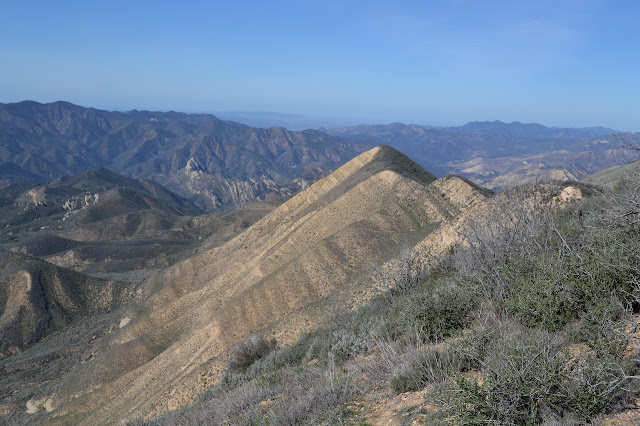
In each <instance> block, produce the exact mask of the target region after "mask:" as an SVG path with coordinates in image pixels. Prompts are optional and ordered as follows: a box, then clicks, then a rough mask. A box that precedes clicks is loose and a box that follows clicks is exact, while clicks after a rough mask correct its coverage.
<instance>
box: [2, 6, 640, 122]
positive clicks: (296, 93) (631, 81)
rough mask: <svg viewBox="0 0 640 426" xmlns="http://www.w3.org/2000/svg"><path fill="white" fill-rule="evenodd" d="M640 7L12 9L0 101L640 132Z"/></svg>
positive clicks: (6, 15)
mask: <svg viewBox="0 0 640 426" xmlns="http://www.w3.org/2000/svg"><path fill="white" fill-rule="evenodd" d="M639 76H640V1H617V0H609V1H604V0H603V1H597V0H593V1H592V0H553V1H547V0H537V1H524V0H510V1H479V0H473V1H471V0H469V1H466V0H449V1H429V0H423V1H402V0H395V1H386V2H378V1H348V0H342V1H333V0H323V1H305V0H298V1H291V2H286V1H267V0H265V1H241V0H236V1H232V0H226V1H197V2H196V1H188V0H183V1H180V2H178V1H162V0H155V1H136V0H128V1H117V0H110V1H93V0H83V1H64V0H58V1H50V0H49V1H30V0H0V102H3V103H6V102H16V101H20V100H25V99H31V100H37V101H40V102H50V101H55V100H67V101H70V102H73V103H77V104H80V105H83V106H93V107H98V108H107V109H123V110H124V109H133V108H137V109H152V110H170V109H172V110H177V111H185V112H210V111H216V110H227V111H230V110H237V111H278V112H286V113H294V114H303V115H308V116H322V117H345V118H350V119H357V120H359V121H362V122H391V121H403V122H413V123H418V124H435V125H456V124H464V123H465V122H467V121H474V120H502V121H521V122H539V123H542V124H545V125H549V126H598V125H603V126H606V127H612V128H616V129H618V130H635V131H639V130H640V104H639V102H638V99H640V77H639Z"/></svg>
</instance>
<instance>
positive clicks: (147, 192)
mask: <svg viewBox="0 0 640 426" xmlns="http://www.w3.org/2000/svg"><path fill="white" fill-rule="evenodd" d="M3 194H4V202H3V203H2V205H0V216H1V219H0V245H1V246H2V247H4V248H5V249H9V250H12V251H15V252H20V253H23V254H28V255H31V256H38V257H40V258H42V259H44V260H46V261H48V262H51V263H54V264H56V265H58V266H61V267H66V268H72V269H74V270H75V271H77V272H83V273H89V274H92V275H94V276H98V277H103V278H115V279H122V280H126V281H141V280H142V279H143V278H146V277H148V276H149V275H151V274H153V273H156V272H157V271H158V270H159V269H162V268H164V267H167V266H169V265H171V264H173V263H175V262H177V261H179V260H181V259H182V258H184V257H186V256H189V255H191V254H193V252H194V251H196V250H198V249H199V248H200V247H201V246H209V247H211V246H215V245H220V244H222V243H224V242H225V241H227V240H228V239H229V238H231V237H232V236H234V235H235V234H237V233H238V232H240V231H242V230H243V229H244V228H246V227H248V226H249V225H251V224H252V223H254V222H255V221H256V220H258V219H260V218H261V217H262V216H264V215H265V214H266V213H268V212H269V211H271V210H272V209H273V208H275V207H276V206H278V205H279V204H280V203H282V200H273V201H265V202H259V203H253V204H252V205H251V206H249V207H246V208H243V209H236V210H232V211H221V212H215V213H212V214H209V215H202V212H201V210H200V209H198V208H197V207H196V206H195V205H194V204H193V203H192V202H190V201H188V200H187V199H185V198H183V197H181V196H179V195H177V194H175V193H173V192H171V191H168V190H167V189H166V188H164V187H162V186H161V185H159V184H157V183H155V182H151V181H148V180H145V179H132V178H128V177H125V176H122V175H119V174H116V173H113V172H111V171H109V170H107V169H104V168H97V169H94V170H91V171H87V172H81V173H78V174H77V175H73V176H64V177H61V178H59V179H57V180H56V181H54V182H52V183H50V184H48V185H37V186H29V185H24V184H16V183H14V184H10V185H7V186H6V187H5V189H4V192H3Z"/></svg>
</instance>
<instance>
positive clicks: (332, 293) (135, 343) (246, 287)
mask: <svg viewBox="0 0 640 426" xmlns="http://www.w3.org/2000/svg"><path fill="white" fill-rule="evenodd" d="M450 187H451V188H454V187H455V189H456V191H455V192H452V193H447V192H446V191H448V188H450ZM484 198H485V195H483V192H482V191H479V190H478V189H477V188H475V187H474V186H473V185H470V184H468V183H466V182H465V181H464V180H462V179H459V178H455V177H451V178H447V179H446V180H444V181H442V180H436V178H435V177H434V176H433V175H431V174H430V173H428V172H426V171H424V170H423V169H422V168H420V167H419V166H418V165H417V164H415V163H414V162H412V161H411V160H409V159H408V158H407V157H406V156H404V155H403V154H401V153H399V152H397V151H395V150H394V149H392V148H389V147H386V146H381V147H378V148H375V149H373V150H370V151H367V152H366V153H364V154H361V155H360V156H358V157H356V158H355V159H353V160H351V161H350V162H348V163H347V164H345V165H344V166H342V167H340V168H339V169H338V170H336V171H335V172H334V173H332V174H330V175H329V176H327V177H326V178H324V179H322V180H320V181H318V182H316V183H315V184H313V185H312V186H311V187H309V188H307V189H306V190H304V191H302V192H300V193H299V194H297V195H295V196H294V197H292V198H291V199H289V200H288V201H286V202H285V203H284V204H282V205H280V206H279V207H277V208H276V209H275V210H273V211H272V212H271V213H269V214H267V215H266V216H265V217H263V218H262V219H261V220H259V221H257V222H256V223H255V224H253V225H252V226H250V227H249V228H247V229H246V230H245V231H244V232H242V233H240V234H238V235H237V236H235V237H234V238H232V239H231V240H230V241H228V242H227V243H226V244H224V245H221V246H218V247H214V248H212V249H208V250H204V251H202V252H200V253H198V254H196V255H194V256H193V257H190V258H188V259H185V260H184V261H182V262H179V263H177V264H175V265H174V266H172V267H169V268H167V269H166V270H163V271H161V272H160V273H158V274H157V275H155V276H152V277H150V278H149V279H147V280H146V281H145V282H143V283H142V284H141V286H140V287H139V289H140V292H141V293H142V295H141V297H142V298H143V300H142V301H141V302H139V303H138V304H136V305H135V306H132V307H131V308H127V309H123V310H120V311H118V313H114V314H112V316H110V317H103V318H102V319H98V318H96V319H95V322H90V323H88V325H87V326H89V327H98V328H99V327H111V328H110V330H112V332H111V333H109V334H104V335H102V336H101V337H99V338H97V340H96V341H95V343H93V344H92V345H91V346H90V347H88V346H83V345H76V346H75V349H74V351H73V352H71V353H70V354H69V355H65V353H64V351H62V352H61V353H59V355H60V356H61V358H60V359H59V360H58V361H57V363H58V365H59V367H58V370H59V374H58V375H57V377H51V375H50V374H49V373H46V371H48V370H47V361H46V359H47V356H49V355H46V353H47V351H45V350H44V347H42V346H39V345H35V346H33V347H31V348H29V349H28V350H27V351H25V352H24V353H22V354H18V355H15V356H13V357H10V358H9V359H7V360H6V361H4V364H0V368H4V371H6V372H7V377H6V379H5V380H6V381H5V383H6V382H9V383H13V385H14V388H15V392H14V393H13V395H12V396H10V397H8V398H5V399H3V400H2V401H1V402H0V404H2V406H3V407H5V408H4V410H5V411H10V412H11V413H13V414H12V415H13V416H14V417H13V418H15V419H23V418H25V417H22V416H23V414H20V411H21V410H23V407H24V406H25V404H26V402H27V401H28V400H31V401H32V404H35V402H36V401H49V404H48V407H49V408H51V409H52V411H51V412H50V413H49V414H47V410H42V411H40V412H39V414H37V415H36V417H27V418H29V419H45V418H47V419H50V420H54V421H55V422H56V423H68V422H73V423H84V424H94V423H96V422H98V423H100V422H107V421H109V422H115V421H117V420H118V419H122V418H131V417H135V416H137V415H141V414H151V413H158V412H162V411H164V410H166V409H167V408H174V407H178V406H180V405H182V404H185V403H187V402H189V401H192V400H193V398H194V397H195V396H196V395H198V394H199V393H200V392H201V391H202V390H204V389H206V387H208V386H210V385H211V384H212V383H215V382H216V380H218V379H219V378H220V377H221V374H222V372H223V367H224V365H225V363H226V358H227V356H228V354H229V353H230V351H231V347H232V346H233V345H234V344H235V343H236V342H238V341H240V340H241V339H243V338H245V337H247V336H249V335H251V334H253V333H260V334H262V335H264V336H265V337H274V338H275V339H276V340H277V341H278V343H279V344H290V343H293V342H295V341H296V340H297V339H298V338H299V337H300V336H302V334H303V333H305V332H306V331H309V330H312V329H314V328H317V327H318V326H320V325H321V324H322V323H323V322H324V321H325V320H326V319H327V318H328V317H330V316H331V315H332V314H331V313H332V312H339V311H341V310H343V309H347V308H349V307H351V306H356V305H358V304H360V303H362V302H364V301H366V300H368V299H369V298H371V297H372V296H374V295H375V294H377V293H379V292H380V291H381V289H380V288H379V287H378V286H375V285H372V284H373V283H372V281H371V279H370V274H371V268H372V266H373V265H379V264H382V263H384V262H386V261H388V260H391V259H392V258H393V257H395V256H396V255H397V254H398V253H399V252H400V251H401V248H402V247H411V246H413V245H414V244H416V243H417V242H419V241H421V240H423V239H424V238H425V237H427V236H429V235H430V234H432V233H433V231H435V230H437V229H438V228H439V227H441V226H443V225H444V224H447V223H450V222H452V221H455V219H456V218H458V217H459V216H460V215H461V214H462V213H463V212H464V211H465V210H466V209H468V208H470V207H472V206H473V204H474V203H477V202H481V201H482V200H483V199H484ZM469 203H471V204H469ZM87 321H92V320H87ZM99 321H103V322H101V323H99ZM113 324H116V325H117V324H120V325H122V326H121V327H119V328H114V327H113ZM72 326H73V324H72ZM98 334H100V333H98ZM51 338H52V339H55V338H56V337H55V335H53V334H52V335H51ZM89 352H90V353H91V356H90V357H87V355H86V354H88V353H89ZM71 356H73V357H78V356H79V357H83V359H84V357H87V361H86V362H84V363H82V364H73V363H70V362H69V361H70V358H69V357H71ZM27 359H33V360H34V362H35V365H37V367H34V368H33V369H31V371H30V374H31V376H32V377H33V380H36V381H40V380H42V379H43V378H44V377H47V380H49V381H48V382H47V383H46V384H43V385H42V386H39V387H38V389H37V391H36V392H35V393H34V392H33V390H31V388H29V386H28V384H27V383H25V382H23V381H22V380H21V379H19V376H16V374H19V373H18V371H19V369H18V367H17V366H19V365H21V364H22V363H24V362H25V361H26V360H27ZM35 360H39V361H35ZM60 389H64V390H65V391H64V393H63V392H60ZM67 395H74V397H72V398H69V397H68V396H67ZM43 407H44V406H43ZM42 416H44V417H42Z"/></svg>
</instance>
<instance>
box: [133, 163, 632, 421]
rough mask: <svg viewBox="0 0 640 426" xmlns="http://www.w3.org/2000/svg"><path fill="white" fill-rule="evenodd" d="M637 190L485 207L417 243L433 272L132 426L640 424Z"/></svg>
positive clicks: (495, 201) (511, 200)
mask: <svg viewBox="0 0 640 426" xmlns="http://www.w3.org/2000/svg"><path fill="white" fill-rule="evenodd" d="M461 182H462V181H461V180H459V179H458V178H448V179H446V180H444V181H443V182H442V184H443V186H446V187H449V188H451V189H453V190H454V192H455V188H460V189H461V188H463V187H462V186H461ZM637 187H638V178H637V176H636V177H634V178H632V179H631V180H627V181H625V182H622V185H620V186H618V187H617V188H616V190H615V191H606V192H604V193H602V192H599V191H593V188H592V187H590V186H589V185H585V184H581V183H577V182H573V183H572V182H566V183H564V184H561V185H557V184H549V183H544V184H535V185H527V186H521V187H518V188H514V189H512V190H510V191H506V192H504V193H501V194H499V195H497V196H495V197H492V198H491V199H489V200H484V201H483V202H481V204H478V205H476V207H477V208H476V209H474V210H471V211H467V212H466V214H465V213H463V215H462V216H465V215H466V218H465V219H463V220H462V221H459V222H458V223H457V224H455V225H454V226H450V227H449V229H448V230H445V229H444V228H446V227H447V226H443V227H441V228H439V229H438V230H437V231H436V232H434V233H432V234H430V235H428V236H427V238H426V239H425V240H424V241H423V243H424V242H426V241H428V240H431V241H432V242H438V241H442V242H444V243H445V244H447V245H448V247H449V249H447V250H445V251H444V252H442V251H441V252H440V254H439V262H437V263H432V264H431V265H432V267H431V268H427V269H424V270H421V268H419V267H418V268H416V266H417V265H416V264H417V263H419V261H420V260H422V259H423V258H424V255H423V254H421V253H420V254H418V255H417V256H415V253H414V254H413V255H403V256H400V258H399V259H397V260H396V261H394V262H392V265H388V266H390V267H385V268H382V270H381V271H380V272H379V273H378V274H379V276H380V277H381V278H382V280H383V282H386V283H387V284H389V285H388V286H387V287H386V288H387V291H385V292H383V293H381V294H379V295H378V296H376V297H374V298H372V299H370V300H369V301H368V302H366V303H364V304H362V305H360V306H358V307H357V309H353V310H351V311H346V312H344V311H343V312H340V313H338V314H336V316H335V317H334V318H333V319H332V320H331V321H328V322H327V323H325V324H324V325H323V326H322V327H321V328H320V329H318V330H314V331H312V332H310V333H308V334H306V335H305V336H303V337H302V338H301V339H299V340H297V341H296V342H295V343H294V344H292V345H290V346H284V347H274V346H273V345H272V344H271V343H269V342H265V341H263V340H260V339H259V338H258V337H256V336H254V337H252V338H249V339H246V340H244V341H243V342H242V343H241V344H239V345H237V346H236V348H235V351H234V352H233V353H232V354H231V355H230V359H229V362H228V365H227V369H226V374H225V376H224V378H223V380H222V381H221V383H218V384H216V385H214V386H212V387H209V388H208V389H207V390H206V391H205V392H203V393H202V394H201V395H200V397H199V398H198V399H197V400H196V401H194V402H193V403H192V404H190V405H189V406H187V407H183V408H181V409H180V410H174V411H170V412H166V413H163V414H161V415H158V416H155V417H153V418H148V419H142V418H138V419H135V420H133V421H131V422H130V423H129V424H130V425H132V426H133V425H136V426H141V425H154V426H158V425H173V424H181V423H183V422H189V423H195V424H199V423H214V424H303V425H315V424H352V425H362V424H371V425H388V424H455V425H458V424H464V425H466V424H532V425H536V424H603V425H620V424H638V422H639V421H640V413H639V411H638V408H637V407H638V390H639V389H640V381H639V380H638V379H639V377H640V376H638V371H640V363H639V361H638V355H639V354H640V344H639V340H638V339H639V338H640V334H639V333H638V321H639V319H640V318H639V315H638V312H639V309H638V305H637V303H638V297H639V289H638V278H639V275H640V274H639V272H638V268H637V264H638V261H639V260H640V247H639V245H638V231H639V229H638V224H637V212H638V203H637V197H634V196H633V195H634V194H636V193H637ZM450 194H451V193H448V195H450ZM563 194H574V195H576V196H575V197H573V198H567V197H563ZM460 195H462V194H460ZM466 195H467V197H471V198H476V197H477V194H469V193H467V194H466ZM578 195H579V196H578ZM462 198H464V197H461V198H458V200H459V201H461V199H462ZM629 212H633V215H629ZM440 231H445V232H440ZM451 231H454V232H457V234H458V236H457V238H454V239H453V240H449V241H445V240H446V239H448V238H449V237H451V236H452V235H453V234H452V232H451ZM436 234H440V235H436ZM422 248H424V247H417V249H418V251H419V252H420V249H422ZM386 271H388V272H386Z"/></svg>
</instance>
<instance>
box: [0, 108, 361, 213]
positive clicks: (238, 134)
mask: <svg viewBox="0 0 640 426" xmlns="http://www.w3.org/2000/svg"><path fill="white" fill-rule="evenodd" d="M363 147H364V145H363V144H358V143H355V144H354V143H352V142H348V141H346V140H342V139H339V138H336V137H332V136H329V135H327V134H325V133H322V132H318V131H315V130H306V131H303V132H291V131H288V130H286V129H284V128H270V129H259V128H253V127H249V126H246V125H242V124H238V123H234V122H229V121H222V120H219V119H217V118H216V117H214V116H213V115H209V114H183V113H177V112H150V111H136V110H134V111H128V112H109V111H103V110H97V109H94V108H84V107H81V106H77V105H73V104H70V103H68V102H54V103H50V104H40V103H37V102H32V101H24V102H19V103H15V104H0V163H3V164H11V165H12V167H13V168H12V169H11V171H10V172H9V170H7V172H6V173H5V174H6V175H7V176H4V178H9V177H15V179H20V180H25V179H32V180H33V179H39V180H41V181H51V180H53V179H56V178H58V177H60V176H63V175H67V174H69V173H73V174H75V173H79V172H82V171H86V170H90V169H94V168H96V167H105V168H108V169H109V170H113V171H115V172H117V173H120V174H125V175H129V176H133V177H142V178H146V179H151V180H154V181H157V182H159V183H161V184H163V185H165V186H167V187H168V189H170V190H173V191H175V192H179V193H181V194H183V195H184V196H187V197H189V198H191V199H193V200H194V201H195V202H197V203H198V205H199V206H200V207H201V208H205V209H208V210H214V209H218V208H220V207H223V206H236V207H237V206H244V205H246V204H247V202H249V201H253V200H256V199H263V198H264V197H267V196H269V195H274V194H275V195H290V190H289V189H288V188H286V187H285V188H283V185H285V186H286V184H287V183H288V182H289V181H291V180H293V179H295V178H297V177H299V176H300V175H302V174H303V173H305V172H307V171H309V170H312V169H315V168H318V167H320V168H328V169H333V168H335V167H336V166H338V165H340V164H342V163H344V162H345V161H347V160H348V159H350V158H352V157H354V156H355V155H356V154H357V153H358V152H361V151H362V149H363Z"/></svg>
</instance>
